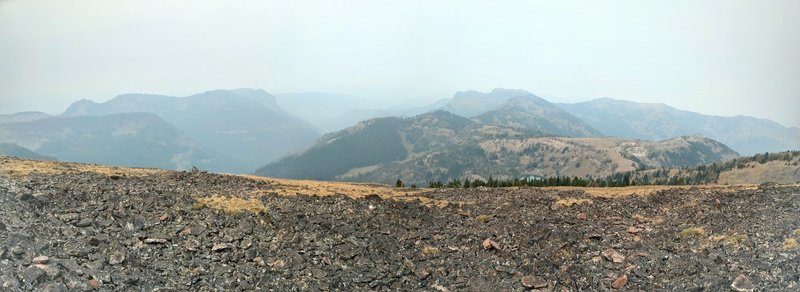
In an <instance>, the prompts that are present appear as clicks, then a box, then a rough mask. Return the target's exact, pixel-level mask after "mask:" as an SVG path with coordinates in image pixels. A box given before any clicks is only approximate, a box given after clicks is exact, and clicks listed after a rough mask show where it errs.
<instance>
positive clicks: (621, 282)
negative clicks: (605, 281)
mask: <svg viewBox="0 0 800 292" xmlns="http://www.w3.org/2000/svg"><path fill="white" fill-rule="evenodd" d="M627 283H628V275H626V274H623V275H622V276H619V277H617V279H616V280H614V282H613V283H611V288H614V289H620V288H622V287H624V286H625V284H627Z"/></svg>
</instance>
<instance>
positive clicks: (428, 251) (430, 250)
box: [422, 245, 439, 255]
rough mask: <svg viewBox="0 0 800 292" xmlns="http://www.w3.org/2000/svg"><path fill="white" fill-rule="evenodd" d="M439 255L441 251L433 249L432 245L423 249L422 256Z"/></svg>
mask: <svg viewBox="0 0 800 292" xmlns="http://www.w3.org/2000/svg"><path fill="white" fill-rule="evenodd" d="M438 253H439V249H438V248H435V247H432V246H430V245H428V246H425V247H423V248H422V254H423V255H436V254H438Z"/></svg>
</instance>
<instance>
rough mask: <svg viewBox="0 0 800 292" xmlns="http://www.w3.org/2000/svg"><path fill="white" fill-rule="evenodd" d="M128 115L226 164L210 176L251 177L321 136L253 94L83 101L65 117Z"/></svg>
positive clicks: (245, 91) (216, 165)
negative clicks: (162, 125)
mask: <svg viewBox="0 0 800 292" xmlns="http://www.w3.org/2000/svg"><path fill="white" fill-rule="evenodd" d="M131 112H147V113H153V114H156V115H158V116H160V117H161V118H163V119H164V120H166V121H167V122H169V123H171V124H173V125H174V126H175V127H177V128H178V129H181V130H182V131H183V132H185V133H186V135H187V136H189V137H190V138H191V139H193V140H194V141H197V143H199V144H200V145H202V146H203V147H206V148H207V149H209V150H211V151H213V152H215V153H218V154H220V155H221V156H223V157H225V160H226V161H225V163H211V164H207V167H208V169H210V170H214V171H225V172H240V173H249V172H252V171H253V170H254V169H255V168H257V167H258V166H261V165H263V164H264V163H267V162H269V161H272V160H273V159H275V158H278V157H280V156H283V155H286V154H288V153H292V152H295V151H298V150H301V149H303V148H305V147H306V146H308V145H310V144H311V143H312V142H313V141H314V140H315V139H316V138H318V137H319V135H320V133H319V131H318V130H317V129H316V128H315V127H313V126H312V125H310V124H308V123H306V122H305V121H303V120H301V119H300V118H298V117H295V116H293V115H291V114H289V113H286V112H284V111H283V110H281V109H280V107H279V106H278V104H277V103H276V100H275V97H274V96H272V95H270V94H269V93H267V92H265V91H263V90H253V89H236V90H214V91H208V92H205V93H201V94H196V95H192V96H187V97H171V96H162V95H146V94H126V95H120V96H117V97H115V98H113V99H111V100H109V101H106V102H103V103H95V102H92V101H88V100H82V101H78V102H76V103H74V104H72V105H71V106H70V107H69V108H68V109H67V110H66V111H65V112H64V114H63V116H66V117H72V116H85V115H92V116H97V115H108V114H115V113H131ZM217 162H221V161H217Z"/></svg>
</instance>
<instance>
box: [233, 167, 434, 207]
mask: <svg viewBox="0 0 800 292" xmlns="http://www.w3.org/2000/svg"><path fill="white" fill-rule="evenodd" d="M243 176H244V177H247V178H250V179H254V180H261V181H266V182H268V183H269V184H271V185H272V187H273V189H269V190H258V191H255V192H254V193H253V195H266V194H276V195H278V196H298V195H301V196H323V197H324V196H333V195H344V196H348V197H350V198H354V199H359V198H364V197H366V196H369V195H377V196H378V197H380V198H381V199H391V200H395V201H402V202H418V203H420V204H422V205H425V206H428V207H439V208H444V207H446V206H447V205H449V204H450V202H448V201H445V200H438V199H432V198H428V197H424V196H419V195H418V194H420V193H423V192H425V191H426V189H422V188H420V189H402V188H401V189H398V188H393V187H390V186H386V185H379V184H365V183H348V182H330V181H315V180H291V179H276V178H268V177H260V176H253V175H243Z"/></svg>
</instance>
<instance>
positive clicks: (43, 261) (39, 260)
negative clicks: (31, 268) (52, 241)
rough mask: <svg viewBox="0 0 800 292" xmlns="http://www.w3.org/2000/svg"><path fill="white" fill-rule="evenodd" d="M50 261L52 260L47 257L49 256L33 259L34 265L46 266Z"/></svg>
mask: <svg viewBox="0 0 800 292" xmlns="http://www.w3.org/2000/svg"><path fill="white" fill-rule="evenodd" d="M49 261H50V258H49V257H47V256H38V257H35V258H33V263H34V264H46V263H47V262H49Z"/></svg>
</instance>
